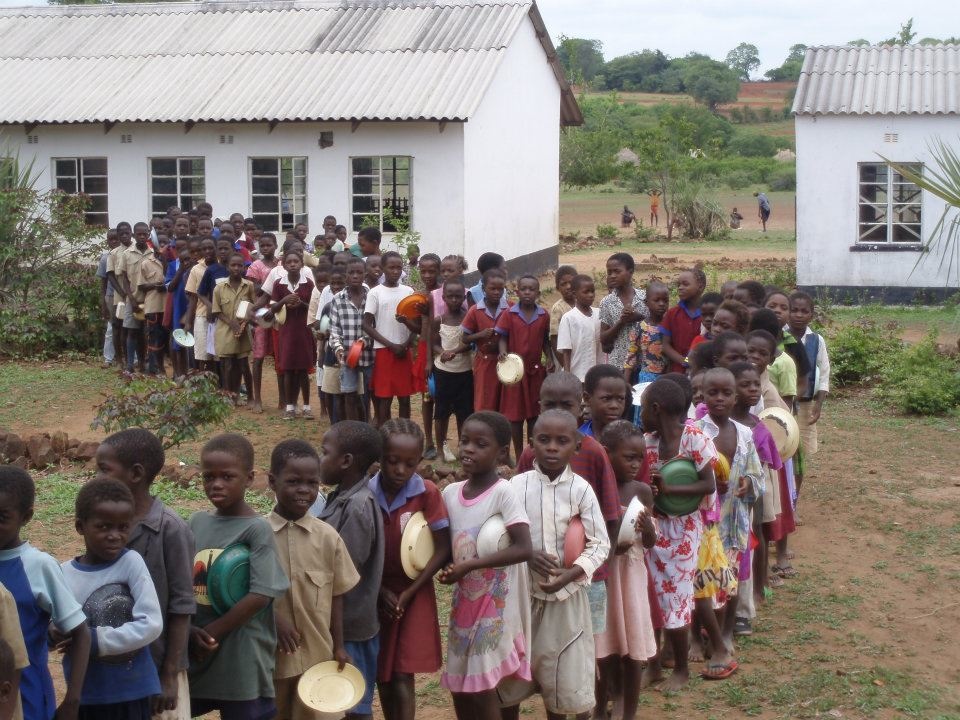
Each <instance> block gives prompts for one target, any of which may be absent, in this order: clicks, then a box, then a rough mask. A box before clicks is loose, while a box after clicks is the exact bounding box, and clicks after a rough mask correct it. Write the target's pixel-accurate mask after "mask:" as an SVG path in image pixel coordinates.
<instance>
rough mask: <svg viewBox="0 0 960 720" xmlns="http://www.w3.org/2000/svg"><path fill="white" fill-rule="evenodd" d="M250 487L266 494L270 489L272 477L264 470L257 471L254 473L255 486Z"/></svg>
mask: <svg viewBox="0 0 960 720" xmlns="http://www.w3.org/2000/svg"><path fill="white" fill-rule="evenodd" d="M250 487H251V489H253V490H258V491H259V492H266V491H267V490H269V489H270V475H269V474H268V473H265V472H264V471H263V470H257V471H255V472H254V473H253V484H252V485H251V486H250Z"/></svg>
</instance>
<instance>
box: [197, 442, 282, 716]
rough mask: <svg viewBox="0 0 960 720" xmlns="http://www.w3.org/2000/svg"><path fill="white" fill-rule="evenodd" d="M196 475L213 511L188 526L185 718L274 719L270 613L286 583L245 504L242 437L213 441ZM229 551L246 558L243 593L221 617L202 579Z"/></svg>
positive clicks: (249, 452)
mask: <svg viewBox="0 0 960 720" xmlns="http://www.w3.org/2000/svg"><path fill="white" fill-rule="evenodd" d="M200 468H201V472H202V478H203V492H204V494H206V496H207V498H208V499H209V500H210V502H211V504H212V505H213V507H214V510H213V512H209V511H199V512H195V513H194V514H193V515H191V516H190V521H189V524H190V529H191V530H192V531H193V536H194V538H195V541H196V549H197V554H196V557H195V559H194V563H193V589H194V595H195V597H196V601H197V612H196V615H194V618H193V627H192V628H191V629H190V657H191V663H190V673H189V676H190V710H191V714H192V715H193V716H194V717H196V716H197V715H203V714H205V713H208V712H211V711H213V710H219V711H220V714H221V716H222V717H224V718H268V717H273V715H274V714H275V713H276V703H275V700H274V698H275V691H274V688H273V670H274V665H275V654H276V648H277V632H276V627H275V626H274V621H273V612H272V609H270V606H271V604H272V603H273V601H274V600H275V599H277V598H279V597H281V596H282V595H283V594H284V593H285V592H286V591H287V589H288V588H289V587H290V582H289V581H288V580H287V576H286V575H285V574H284V572H283V568H282V567H281V566H280V561H279V558H278V557H277V551H276V548H275V546H274V542H273V530H272V529H271V527H270V524H269V523H268V522H267V521H266V520H265V519H264V518H263V517H261V516H260V515H259V514H257V512H256V511H255V510H254V509H253V508H252V507H250V505H248V504H247V501H246V497H245V495H246V491H247V488H249V487H250V485H251V484H252V483H253V446H252V445H251V444H250V441H249V440H247V439H246V438H245V437H243V436H242V435H235V434H225V435H217V436H216V437H214V438H212V439H211V440H210V441H208V442H207V443H206V445H204V446H203V449H202V450H201V451H200ZM235 545H243V546H246V548H247V550H248V551H249V567H250V585H249V590H248V592H247V594H246V595H244V596H243V597H242V598H240V599H239V600H238V601H237V603H236V604H235V605H233V607H231V608H229V609H227V610H226V612H224V614H222V615H220V614H218V612H217V610H215V609H214V608H213V604H212V601H211V599H210V592H209V588H208V587H207V578H208V575H209V572H210V568H211V566H212V565H213V563H214V562H215V561H216V559H217V558H218V557H219V555H220V554H221V553H222V552H223V551H224V550H225V549H226V548H229V547H231V546H235Z"/></svg>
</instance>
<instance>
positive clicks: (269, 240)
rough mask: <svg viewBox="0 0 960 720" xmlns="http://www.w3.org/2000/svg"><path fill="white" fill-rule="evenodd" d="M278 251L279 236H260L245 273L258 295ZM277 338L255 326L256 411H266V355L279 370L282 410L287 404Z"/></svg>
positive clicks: (253, 406) (253, 405)
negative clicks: (264, 381) (263, 390)
mask: <svg viewBox="0 0 960 720" xmlns="http://www.w3.org/2000/svg"><path fill="white" fill-rule="evenodd" d="M276 252H277V236H276V235H274V234H273V233H271V232H267V233H264V234H263V235H262V236H261V237H260V257H259V258H258V259H256V260H254V261H253V262H252V263H251V264H250V266H249V267H248V268H247V274H246V277H247V279H248V280H251V281H252V282H253V291H254V295H255V296H257V297H258V298H259V297H260V296H261V295H262V294H264V291H263V290H262V287H263V283H264V282H265V281H266V279H267V276H268V275H270V272H271V271H272V270H273V269H274V268H275V267H277V258H276ZM278 337H279V334H278V333H277V331H276V330H275V329H274V328H268V327H262V326H261V325H259V324H257V325H255V326H254V328H253V346H252V351H253V368H252V374H253V388H252V395H251V409H252V410H253V411H254V412H255V413H260V412H263V393H262V391H261V388H262V382H263V359H264V358H265V357H267V355H270V356H272V357H273V360H274V366H275V369H276V372H277V392H278V393H279V394H280V402H279V406H280V408H281V409H282V408H283V406H284V404H285V403H284V402H283V376H282V375H281V372H280V366H279V365H277V358H278V357H279V355H280V353H279V352H278V348H277V338H278Z"/></svg>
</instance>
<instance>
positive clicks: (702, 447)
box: [642, 379, 717, 690]
mask: <svg viewBox="0 0 960 720" xmlns="http://www.w3.org/2000/svg"><path fill="white" fill-rule="evenodd" d="M685 402H686V398H685V397H684V394H683V390H681V389H680V386H679V385H677V384H676V383H673V382H670V381H669V380H664V379H660V380H657V381H656V382H654V383H653V384H652V385H650V386H649V387H648V388H647V389H646V390H645V391H644V394H643V405H642V421H643V427H644V429H645V430H647V434H646V436H645V440H646V445H647V466H648V467H649V468H650V479H651V481H652V482H653V485H654V488H655V494H656V495H664V496H667V495H669V496H679V497H690V496H693V497H697V498H700V500H701V501H704V500H706V501H707V502H712V499H713V496H714V493H715V491H716V482H715V480H714V476H713V460H714V458H715V457H716V455H717V451H716V448H715V447H714V445H713V441H712V440H710V438H708V437H707V436H706V435H704V433H703V431H702V430H700V429H699V428H696V427H693V426H690V425H687V424H685V422H684V421H685V419H686V415H687V407H686V405H685ZM678 457H681V458H686V459H688V460H691V461H692V462H693V464H694V465H695V466H696V469H697V481H696V482H694V483H690V484H688V485H666V484H664V483H663V481H662V479H661V477H660V468H661V467H662V466H663V464H664V463H665V462H667V461H668V460H672V459H674V458H678ZM654 518H655V519H656V521H657V527H658V529H659V531H660V537H659V539H658V540H657V542H656V544H655V545H654V546H653V547H652V548H651V549H650V550H649V551H648V553H649V556H650V557H649V560H650V562H649V563H648V568H649V570H650V573H651V574H652V576H653V579H654V582H655V586H656V591H657V600H658V602H659V603H660V608H661V610H662V611H663V615H664V633H665V635H666V640H668V641H669V642H670V645H671V647H672V649H673V658H674V670H673V675H671V676H670V678H668V679H667V680H666V681H665V682H664V685H663V687H664V689H665V690H676V689H677V688H680V687H683V686H684V685H686V683H687V680H688V679H689V669H688V667H687V649H688V644H689V643H688V637H687V634H688V631H689V626H690V621H691V618H692V613H693V579H694V575H695V573H696V569H697V555H698V553H699V550H700V537H701V535H702V534H703V520H702V519H701V517H700V512H699V510H694V511H693V512H691V513H689V514H686V515H667V514H666V513H664V512H662V511H661V510H659V509H657V510H655V511H654Z"/></svg>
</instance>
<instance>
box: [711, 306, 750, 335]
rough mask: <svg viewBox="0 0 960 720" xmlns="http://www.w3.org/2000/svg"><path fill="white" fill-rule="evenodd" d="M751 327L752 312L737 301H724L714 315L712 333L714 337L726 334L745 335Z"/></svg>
mask: <svg viewBox="0 0 960 720" xmlns="http://www.w3.org/2000/svg"><path fill="white" fill-rule="evenodd" d="M749 327H750V311H749V310H748V309H747V306H746V305H744V304H743V303H741V302H737V301H736V300H724V301H723V302H722V303H720V306H719V307H718V308H717V310H716V312H714V314H713V324H712V325H711V332H712V333H713V336H714V337H717V336H719V335H720V334H721V333H725V332H735V333H737V334H738V335H745V334H746V332H747V330H748V329H749Z"/></svg>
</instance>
